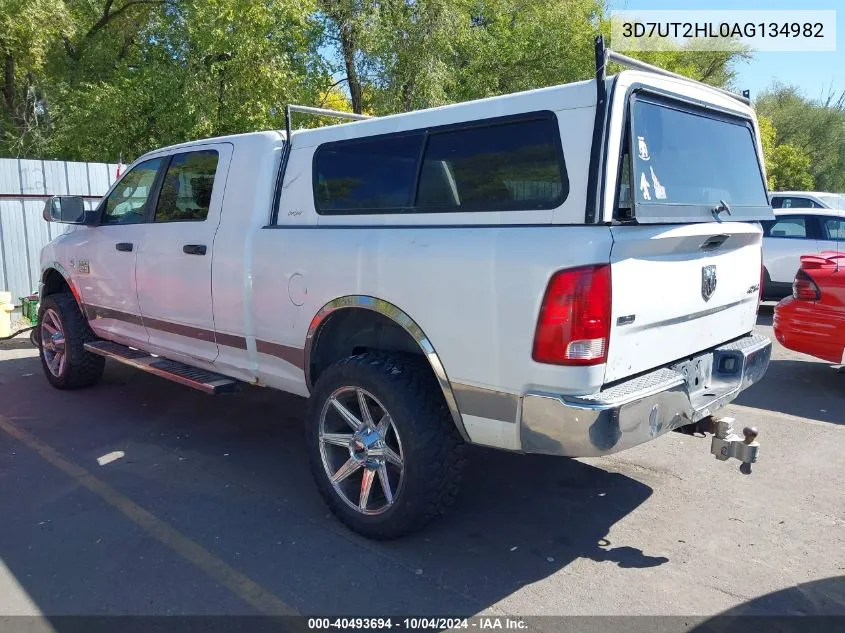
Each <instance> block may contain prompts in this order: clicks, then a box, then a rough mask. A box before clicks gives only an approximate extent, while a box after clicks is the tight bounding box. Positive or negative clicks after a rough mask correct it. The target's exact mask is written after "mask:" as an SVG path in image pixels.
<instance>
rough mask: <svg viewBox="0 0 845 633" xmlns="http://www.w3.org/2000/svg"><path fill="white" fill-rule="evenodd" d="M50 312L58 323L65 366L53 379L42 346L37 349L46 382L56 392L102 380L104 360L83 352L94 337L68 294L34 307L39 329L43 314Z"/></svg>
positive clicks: (61, 293) (52, 297)
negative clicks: (54, 313)
mask: <svg viewBox="0 0 845 633" xmlns="http://www.w3.org/2000/svg"><path fill="white" fill-rule="evenodd" d="M51 308H52V309H53V311H54V312H56V314H58V316H59V319H60V320H61V322H62V329H63V330H64V334H65V350H66V352H65V353H66V355H67V362H65V367H64V371H62V373H61V374H60V375H59V376H54V375H53V373H52V372H51V371H50V369H49V368H48V367H47V361H46V360H45V358H44V346H43V345H41V346H40V348H39V357H40V358H41V367H42V369H43V370H44V375H45V376H47V380H48V381H49V382H50V384H51V385H53V386H54V387H56V388H57V389H81V388H83V387H90V386H91V385H94V384H96V383H98V382H99V381H100V378H102V377H103V369H104V368H105V364H106V359H105V358H103V357H102V356H98V355H97V354H92V353H91V352H87V351H85V347H84V345H85V343H87V342H89V341H96V340H97V336H96V335H95V334H94V332H92V331H91V328H90V327H89V326H88V321H86V320H85V317H84V316H83V314H82V312H81V311H80V309H79V305H78V304H77V303H76V299H74V297H73V295H72V294H70V293H69V292H59V293H56V294H52V295H47V296H46V297H45V298H44V301H42V302H41V305H40V306H39V307H38V323H39V326H38V327H39V328H40V327H41V325H40V324H41V319H42V317H43V314H44V312H45V311H47V310H48V309H51Z"/></svg>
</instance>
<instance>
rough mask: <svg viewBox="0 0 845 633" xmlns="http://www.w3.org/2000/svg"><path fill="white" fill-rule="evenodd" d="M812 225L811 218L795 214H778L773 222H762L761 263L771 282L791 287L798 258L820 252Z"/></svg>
mask: <svg viewBox="0 0 845 633" xmlns="http://www.w3.org/2000/svg"><path fill="white" fill-rule="evenodd" d="M815 222H816V219H815V217H813V216H812V215H808V214H801V213H796V214H794V215H793V214H790V215H783V214H781V215H778V216H777V219H776V220H775V221H774V222H772V221H771V220H769V221H768V222H766V223H765V226H764V231H765V233H764V238H763V263H764V265H765V266H766V270H767V271H768V273H769V278H770V279H771V280H772V282H773V283H775V284H781V285H784V284H785V285H786V286H791V285H792V281H793V280H794V279H795V273H797V272H798V269H799V268H800V267H801V255H811V254H813V253H818V252H819V248H820V244H819V241H818V240H817V239H816V237H815V236H816V234H817V231H816V224H815ZM786 286H784V287H786Z"/></svg>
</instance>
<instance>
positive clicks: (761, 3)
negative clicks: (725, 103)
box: [609, 0, 845, 99]
mask: <svg viewBox="0 0 845 633" xmlns="http://www.w3.org/2000/svg"><path fill="white" fill-rule="evenodd" d="M609 4H610V8H611V9H631V10H647V9H655V10H656V9H673V10H678V9H754V10H766V9H771V10H774V9H781V10H784V9H798V8H800V9H834V10H837V12H836V36H837V37H836V39H837V44H836V48H837V50H836V52H823V53H822V52H812V53H810V52H807V53H803V52H800V53H775V52H765V53H754V57H753V59H751V60H749V61H745V62H740V63H739V64H738V65H737V71H738V76H737V78H736V81H735V83H736V86H735V88H736V89H737V90H750V91H751V97H752V98H754V96H755V95H758V94H760V92H762V91H763V90H765V89H766V88H767V87H768V86H770V85H771V84H772V82H773V81H775V80H777V81H779V82H781V83H785V84H792V85H795V86H798V87H799V88H800V89H801V91H802V92H803V93H804V95H805V96H807V97H810V98H814V99H817V98H824V97H826V96H827V95H828V94H829V93H830V92H831V90H833V91H835V92H837V93H841V92H843V91H845V2H843V0H807V1H806V3H804V2H802V3H801V4H800V5H798V3H797V2H795V0H791V1H787V0H610V2H609ZM796 5H798V6H796Z"/></svg>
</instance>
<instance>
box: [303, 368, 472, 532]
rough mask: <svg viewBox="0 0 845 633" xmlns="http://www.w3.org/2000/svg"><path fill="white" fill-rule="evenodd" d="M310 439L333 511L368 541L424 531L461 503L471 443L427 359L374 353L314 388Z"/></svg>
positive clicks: (330, 372)
mask: <svg viewBox="0 0 845 633" xmlns="http://www.w3.org/2000/svg"><path fill="white" fill-rule="evenodd" d="M306 436H307V439H306V441H307V450H308V458H309V462H310V464H311V472H312V474H313V476H314V479H315V481H316V484H317V488H318V489H319V491H320V494H321V495H322V497H323V499H324V500H325V502H326V504H327V505H328V506H329V508H330V509H331V510H332V512H334V514H335V515H336V516H337V517H338V518H339V519H340V520H341V521H342V522H343V523H344V524H345V525H346V526H347V527H348V528H350V529H351V530H353V531H355V532H357V533H359V534H361V535H363V536H366V537H368V538H372V539H379V540H382V539H392V538H397V537H399V536H403V535H405V534H408V533H410V532H411V531H414V530H417V529H419V528H421V527H423V526H424V525H426V524H427V523H428V522H430V521H431V520H432V519H434V518H436V517H438V516H439V515H441V514H443V512H444V511H445V509H446V508H447V507H448V506H449V505H451V504H452V503H453V502H454V500H455V498H456V496H457V493H458V490H459V486H460V481H461V476H462V472H463V463H464V456H463V443H462V440H461V437H460V436H459V435H458V432H457V430H456V429H455V425H454V422H453V420H452V417H451V415H450V414H449V410H448V408H447V407H446V403H445V401H444V399H443V395H442V393H441V391H440V387H439V385H438V384H437V381H436V379H435V378H434V376H433V375H432V373H431V370H430V368H429V367H428V366H427V364H425V361H424V360H422V359H420V358H418V357H415V356H410V355H399V354H396V355H393V354H380V353H370V352H367V353H363V354H358V355H356V356H351V357H349V358H346V359H343V360H341V361H339V362H337V363H335V364H334V365H332V366H331V367H330V368H329V369H327V370H326V371H325V372H324V373H323V374H322V375H321V376H320V378H319V380H318V381H317V384H316V385H315V390H314V394H313V397H312V398H311V401H310V403H309V409H308V416H307V419H306Z"/></svg>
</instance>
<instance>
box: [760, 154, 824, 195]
mask: <svg viewBox="0 0 845 633" xmlns="http://www.w3.org/2000/svg"><path fill="white" fill-rule="evenodd" d="M769 164H770V166H769V167H768V171H769V188H770V189H772V190H774V191H789V190H798V191H807V190H812V189H813V188H814V186H815V183H814V180H813V174H812V173H811V171H810V166H811V163H810V157H809V156H808V155H807V154H806V153H805V152H804V151H802V150H801V149H800V148H798V147H795V146H794V145H790V144H788V143H787V144H784V145H778V146H776V147H775V148H774V149H773V150H772V153H771V155H770V163H769Z"/></svg>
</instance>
